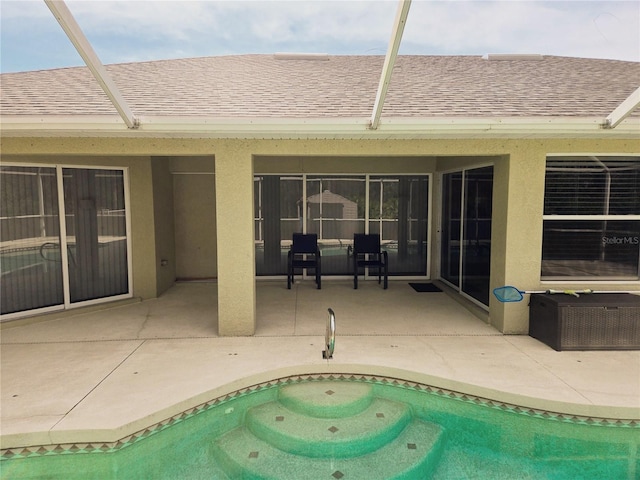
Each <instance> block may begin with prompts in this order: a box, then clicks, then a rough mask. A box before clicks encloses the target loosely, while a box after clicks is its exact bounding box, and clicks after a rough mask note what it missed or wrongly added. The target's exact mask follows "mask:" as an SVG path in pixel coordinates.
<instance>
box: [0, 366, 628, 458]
mask: <svg viewBox="0 0 640 480" xmlns="http://www.w3.org/2000/svg"><path fill="white" fill-rule="evenodd" d="M309 381H359V382H366V383H375V384H380V385H390V386H394V387H400V388H406V389H410V390H415V391H422V392H425V393H429V394H433V395H437V396H441V397H447V398H451V399H454V400H458V401H462V402H467V403H474V404H476V405H482V406H485V407H488V408H493V409H497V410H502V411H506V412H511V413H516V414H519V415H525V416H529V417H536V418H544V419H547V420H553V421H560V422H567V423H575V424H584V425H596V426H602V427H623V428H639V429H640V421H638V420H621V419H607V418H600V417H586V416H580V415H571V414H565V413H557V412H551V411H546V410H539V409H535V408H528V407H521V406H518V405H513V404H509V403H505V402H501V401H497V400H491V399H488V398H483V397H478V396H475V395H469V394H466V393H461V392H457V391H454V390H448V389H445V388H440V387H434V386H431V385H426V384H423V383H419V382H413V381H407V380H402V379H399V378H393V377H388V376H381V375H365V374H350V373H344V374H335V373H334V374H328V373H327V374H318V373H314V374H300V375H290V376H287V377H281V378H277V379H274V380H269V381H266V382H262V383H258V384H255V385H252V386H249V387H245V388H241V389H239V390H236V391H234V392H231V393H228V394H226V395H222V396H220V397H217V398H214V399H212V400H209V401H207V402H205V403H202V404H200V405H197V406H195V407H192V408H189V409H187V410H185V411H183V412H180V413H178V414H176V415H173V416H171V417H169V418H167V419H165V420H162V421H160V422H158V423H155V424H153V425H151V426H149V427H147V428H145V429H143V430H140V431H138V432H135V433H133V434H131V435H127V436H126V437H123V438H121V439H120V440H117V441H115V442H91V443H89V442H84V443H65V444H54V445H34V446H29V447H16V448H6V449H2V450H0V460H9V459H14V458H28V457H40V456H50V455H68V454H95V453H111V452H116V451H118V450H121V449H123V448H126V447H128V446H130V445H132V444H134V443H136V442H139V441H141V440H143V439H145V438H147V437H149V436H151V435H155V434H156V433H159V432H161V431H162V430H164V429H166V428H169V427H171V426H172V425H175V424H177V423H180V422H183V421H185V420H186V419H188V418H190V417H193V416H194V415H198V414H200V413H203V412H205V411H207V410H209V409H211V408H213V407H216V406H218V405H221V404H224V403H226V402H229V401H231V400H234V399H236V398H240V397H243V396H245V395H248V394H251V393H254V392H258V391H261V390H265V389H270V388H277V387H281V386H285V385H290V384H294V383H300V382H309Z"/></svg>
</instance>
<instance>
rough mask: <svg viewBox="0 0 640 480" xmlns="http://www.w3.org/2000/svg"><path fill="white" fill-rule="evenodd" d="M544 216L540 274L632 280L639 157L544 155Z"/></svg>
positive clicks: (639, 251) (637, 254)
mask: <svg viewBox="0 0 640 480" xmlns="http://www.w3.org/2000/svg"><path fill="white" fill-rule="evenodd" d="M543 219H544V221H543V240H542V272H541V275H542V277H543V278H545V279H554V278H557V279H566V278H575V279H589V278H595V277H597V278H600V279H611V280H614V279H617V280H637V279H638V278H639V275H640V272H639V268H640V267H639V265H640V157H604V156H603V157H596V156H589V157H549V158H547V167H546V176H545V198H544V217H543Z"/></svg>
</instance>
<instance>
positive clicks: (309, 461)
mask: <svg viewBox="0 0 640 480" xmlns="http://www.w3.org/2000/svg"><path fill="white" fill-rule="evenodd" d="M442 443H443V431H442V428H441V427H439V426H438V425H435V424H432V423H427V422H423V421H419V420H413V421H411V422H410V423H409V424H408V425H407V426H406V428H404V430H402V431H401V432H400V433H399V435H398V436H397V437H395V438H394V439H393V440H390V441H389V443H387V444H386V445H384V446H382V447H381V448H379V449H377V450H375V451H373V452H370V453H368V454H365V455H359V456H353V457H350V458H334V457H331V456H329V457H325V458H317V457H307V456H304V455H295V454H292V453H288V452H285V451H283V450H280V449H278V448H276V447H274V446H273V445H271V444H270V443H267V442H265V441H264V440H261V439H259V438H257V437H256V436H254V435H253V434H252V433H251V432H250V431H249V429H248V428H246V427H239V428H237V429H235V430H232V431H231V432H228V433H227V434H225V435H223V436H222V437H220V438H219V439H218V440H216V442H215V447H214V448H215V452H216V456H217V457H218V459H219V460H220V461H221V463H222V464H223V465H224V466H225V467H226V470H227V471H228V472H229V474H230V475H231V476H232V477H233V478H243V479H278V480H282V479H290V478H295V479H296V480H306V479H309V480H322V479H327V480H335V479H341V478H344V480H353V479H361V480H371V479H373V478H375V479H387V480H391V479H412V478H426V477H427V476H428V475H430V474H431V472H433V470H434V468H435V467H436V465H437V463H438V461H439V458H440V455H441V450H442Z"/></svg>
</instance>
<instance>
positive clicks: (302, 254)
mask: <svg viewBox="0 0 640 480" xmlns="http://www.w3.org/2000/svg"><path fill="white" fill-rule="evenodd" d="M297 268H298V269H299V268H313V269H314V270H315V272H316V285H317V286H318V289H320V288H321V286H322V284H321V282H322V279H321V256H320V249H319V248H318V235H316V234H315V233H306V234H305V233H294V234H293V243H292V244H291V248H290V249H289V253H288V254H287V288H288V289H291V284H292V283H293V275H294V272H295V269H297Z"/></svg>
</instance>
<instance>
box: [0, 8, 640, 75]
mask: <svg viewBox="0 0 640 480" xmlns="http://www.w3.org/2000/svg"><path fill="white" fill-rule="evenodd" d="M67 5H68V7H69V9H70V10H71V12H72V14H73V15H74V17H75V18H76V20H77V22H78V23H79V25H80V26H81V28H82V30H83V32H84V33H85V35H86V36H87V38H89V40H90V41H91V43H92V45H93V46H94V49H95V50H96V52H97V53H98V55H99V57H100V59H101V60H102V61H103V62H104V63H121V62H130V61H143V60H155V59H163V58H177V57H197V56H208V55H228V54H242V53H274V52H282V51H287V52H291V51H296V52H322V53H329V54H360V55H362V54H377V55H384V54H385V53H386V51H387V47H388V43H389V39H390V38H391V32H392V28H393V22H394V18H395V15H396V11H397V6H398V3H397V1H396V0H342V1H338V0H333V1H331V0H290V1H288V0H262V1H255V0H228V1H219V0H217V1H214V0H199V1H179V0H169V1H152V0H148V1H144V0H134V1H131V0H68V1H67ZM0 7H1V8H2V31H1V34H2V39H1V40H2V42H1V43H2V70H3V71H16V70H24V69H37V68H52V67H61V66H68V65H81V64H82V61H81V60H80V58H79V56H78V55H77V53H76V52H75V50H74V49H73V47H72V46H71V45H70V42H69V41H68V39H67V38H66V36H65V35H64V33H62V30H61V28H60V26H59V25H58V24H57V22H56V21H55V19H54V18H53V15H51V12H49V9H48V8H47V7H46V5H45V4H44V2H42V1H39V0H38V1H30V0H22V1H7V0H1V2H0ZM639 37H640V2H637V1H620V0H610V1H539V0H530V1H517V0H514V1H492V0H413V2H412V5H411V8H410V12H409V17H408V21H407V25H406V28H405V31H404V36H403V40H402V44H401V47H400V53H401V54H426V55H442V54H452V55H480V54H484V53H541V54H547V55H565V56H580V57H596V58H615V59H625V60H634V61H640V38H639Z"/></svg>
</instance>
